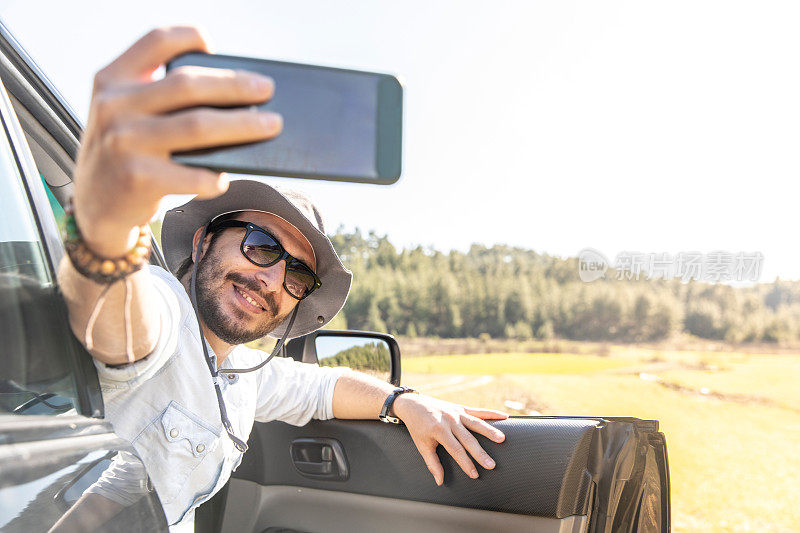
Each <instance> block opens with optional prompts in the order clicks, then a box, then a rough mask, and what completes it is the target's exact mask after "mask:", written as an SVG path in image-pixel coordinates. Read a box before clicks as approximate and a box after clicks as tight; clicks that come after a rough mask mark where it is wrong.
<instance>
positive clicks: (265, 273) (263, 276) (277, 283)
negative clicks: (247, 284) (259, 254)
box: [256, 260, 286, 292]
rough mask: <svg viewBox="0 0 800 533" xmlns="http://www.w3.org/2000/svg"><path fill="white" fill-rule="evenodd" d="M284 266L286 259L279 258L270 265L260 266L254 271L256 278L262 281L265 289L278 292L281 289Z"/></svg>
mask: <svg viewBox="0 0 800 533" xmlns="http://www.w3.org/2000/svg"><path fill="white" fill-rule="evenodd" d="M285 268H286V261H285V260H281V261H278V262H277V263H275V264H274V265H272V266H268V267H261V268H259V269H258V271H257V272H256V279H258V280H259V281H260V282H261V283H263V284H264V285H265V286H266V288H267V290H269V291H271V292H280V291H281V290H283V276H284V269H285Z"/></svg>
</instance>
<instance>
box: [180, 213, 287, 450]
mask: <svg viewBox="0 0 800 533" xmlns="http://www.w3.org/2000/svg"><path fill="white" fill-rule="evenodd" d="M209 224H210V223H209ZM209 224H206V225H205V226H204V227H203V232H202V234H201V235H200V243H202V242H203V241H204V240H205V238H206V233H207V232H208V226H209ZM200 251H201V246H198V247H197V255H196V256H195V258H194V265H193V267H192V279H191V282H190V290H189V297H190V298H191V300H192V307H193V308H194V314H195V317H196V318H197V327H198V328H199V329H200V339H201V340H202V345H203V355H204V356H205V358H206V364H207V365H208V370H209V372H211V377H212V378H213V381H214V389H215V391H216V393H217V403H218V404H219V415H220V418H221V419H222V425H223V427H225V431H226V432H227V433H228V436H229V437H230V438H231V440H232V441H233V444H234V446H236V449H237V450H239V451H240V452H242V453H244V452H246V451H247V443H246V442H244V441H243V440H242V439H240V438H239V437H237V436H236V435H234V433H233V426H232V425H231V421H230V420H229V419H228V411H227V409H226V408H225V401H224V400H223V398H222V390H221V389H220V387H219V370H218V369H217V368H216V365H215V364H214V361H212V360H211V356H210V355H209V354H208V341H207V340H206V337H205V335H204V334H203V324H202V322H201V320H200V311H199V310H198V308H197V266H198V265H199V263H200ZM299 305H300V304H299V303H298V304H297V305H296V306H295V308H294V311H292V315H291V317H289V323H288V324H286V332H285V333H284V334H283V336H282V337H281V339H280V340H279V341H278V343H277V344H276V345H275V348H273V349H272V353H271V354H269V356H268V357H267V358H266V359H264V360H263V361H261V362H260V363H259V364H257V365H256V366H254V367H252V368H226V369H224V370H223V372H224V373H225V374H244V373H245V372H254V371H256V370H258V369H260V368H263V367H264V365H266V364H267V363H269V362H270V361H271V360H272V358H273V357H275V356H276V355H277V354H278V352H280V351H281V348H283V345H284V343H285V342H286V339H287V338H288V337H289V331H290V330H291V329H292V325H293V324H294V319H295V317H296V316H297V309H298V307H299Z"/></svg>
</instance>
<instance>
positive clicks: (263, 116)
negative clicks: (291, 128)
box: [258, 111, 283, 131]
mask: <svg viewBox="0 0 800 533" xmlns="http://www.w3.org/2000/svg"><path fill="white" fill-rule="evenodd" d="M258 118H259V120H260V121H261V124H262V125H263V126H264V129H266V130H267V131H274V130H277V129H280V128H281V127H282V126H283V117H282V116H280V115H279V114H277V113H272V112H270V111H265V112H262V113H259V114H258Z"/></svg>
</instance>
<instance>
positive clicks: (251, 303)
mask: <svg viewBox="0 0 800 533" xmlns="http://www.w3.org/2000/svg"><path fill="white" fill-rule="evenodd" d="M233 289H234V290H235V291H236V292H237V293H238V294H239V296H241V297H242V299H243V300H244V301H245V302H247V305H249V306H250V307H251V308H252V310H253V311H265V310H266V309H264V308H263V307H262V306H260V305H259V304H258V302H256V301H255V300H254V299H253V297H252V296H250V295H249V294H247V293H246V292H244V291H243V290H242V289H240V288H239V287H237V286H236V285H234V286H233Z"/></svg>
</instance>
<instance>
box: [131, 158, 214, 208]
mask: <svg viewBox="0 0 800 533" xmlns="http://www.w3.org/2000/svg"><path fill="white" fill-rule="evenodd" d="M121 166H122V167H123V168H121V169H119V170H120V171H121V172H122V176H123V179H124V180H126V185H127V187H123V189H124V190H127V191H129V192H130V193H131V194H132V195H144V194H146V195H148V196H152V197H157V198H161V197H163V196H165V195H167V194H196V195H197V196H198V197H199V198H213V197H215V196H219V195H220V194H222V193H224V192H225V191H226V190H228V176H227V175H226V174H224V173H223V174H220V173H219V172H214V171H213V170H208V169H206V168H199V167H189V166H185V165H180V164H178V163H174V162H172V161H171V160H165V159H162V158H159V157H154V156H139V157H135V158H134V157H131V158H128V159H127V160H126V161H125V162H124V163H123V164H122V165H121Z"/></svg>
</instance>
